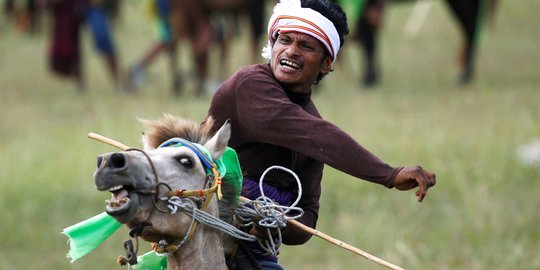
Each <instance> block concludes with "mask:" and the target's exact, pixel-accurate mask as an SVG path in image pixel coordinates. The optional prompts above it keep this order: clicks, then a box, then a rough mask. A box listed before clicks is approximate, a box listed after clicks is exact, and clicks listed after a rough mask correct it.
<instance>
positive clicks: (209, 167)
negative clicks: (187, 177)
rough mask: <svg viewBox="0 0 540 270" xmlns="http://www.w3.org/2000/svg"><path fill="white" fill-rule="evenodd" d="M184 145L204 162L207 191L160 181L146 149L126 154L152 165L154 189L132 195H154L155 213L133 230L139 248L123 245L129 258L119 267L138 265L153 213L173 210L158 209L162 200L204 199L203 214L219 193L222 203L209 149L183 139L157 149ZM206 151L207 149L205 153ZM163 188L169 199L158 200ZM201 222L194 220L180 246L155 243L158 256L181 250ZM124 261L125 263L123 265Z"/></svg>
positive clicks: (214, 163) (143, 190) (123, 260)
mask: <svg viewBox="0 0 540 270" xmlns="http://www.w3.org/2000/svg"><path fill="white" fill-rule="evenodd" d="M180 146H184V147H187V148H188V149H190V150H191V151H193V152H194V153H195V154H196V155H197V157H198V158H199V160H200V161H201V163H202V164H203V167H204V168H205V171H206V178H207V180H206V181H205V185H204V187H206V186H207V185H208V182H209V180H212V182H211V184H210V186H209V187H208V188H204V187H203V189H199V190H186V189H174V190H173V189H172V188H171V187H170V186H169V185H168V184H167V183H165V182H162V181H160V179H159V176H158V172H157V169H156V166H155V164H154V162H153V160H152V158H150V156H149V155H148V153H146V152H145V151H144V150H141V149H138V148H127V149H125V151H137V152H140V153H142V154H143V155H144V156H145V157H146V159H147V160H148V163H149V164H150V167H151V169H152V173H153V174H154V179H155V184H154V187H153V188H151V189H136V190H132V191H131V192H134V193H139V194H142V195H152V196H153V199H152V204H153V209H152V212H151V213H150V214H149V215H148V218H147V220H146V221H144V222H142V223H141V224H140V225H138V226H135V227H133V228H132V229H131V230H130V232H129V235H130V236H131V237H134V238H135V239H136V248H135V250H134V249H133V244H132V242H131V240H127V241H125V242H124V248H125V249H126V254H127V258H126V257H121V258H119V260H118V261H119V263H120V264H125V263H126V262H129V263H130V264H136V263H137V257H136V256H137V252H138V245H139V241H138V237H139V236H140V235H141V234H142V232H143V229H144V227H146V226H151V223H150V222H149V221H148V220H149V219H150V218H151V217H152V215H153V213H154V210H156V211H158V212H161V213H170V212H171V210H170V209H169V208H167V209H165V210H164V209H161V208H159V206H158V203H159V202H160V201H167V200H168V199H170V198H173V197H178V198H193V197H195V198H204V200H203V202H202V203H201V204H200V205H199V210H200V211H205V210H206V208H207V207H208V205H209V204H210V202H211V201H212V198H213V196H214V193H215V194H216V196H217V198H218V200H221V199H222V197H223V195H222V193H221V183H222V177H221V173H220V172H219V170H218V165H217V164H216V162H214V161H213V160H212V158H211V157H210V156H209V154H208V153H207V152H205V150H206V149H204V147H202V146H200V145H199V146H198V145H197V144H195V143H192V142H190V141H188V140H185V139H182V138H172V139H169V140H167V141H165V142H164V143H162V144H161V145H160V146H159V147H158V148H163V147H180ZM203 149H204V150H203ZM161 186H164V187H165V188H167V189H168V191H167V196H166V197H159V189H160V187H161ZM197 225H198V222H197V221H196V220H193V221H192V225H191V226H190V229H189V231H188V233H187V234H186V235H185V236H184V237H183V240H182V241H181V242H180V244H177V245H175V244H170V243H167V242H165V241H164V240H162V241H160V243H152V249H153V250H154V251H155V252H156V253H158V254H166V253H173V252H175V251H176V250H178V248H180V246H181V244H183V243H184V241H187V240H189V239H190V238H191V236H192V235H193V234H194V232H195V230H196V229H197ZM121 261H122V262H121Z"/></svg>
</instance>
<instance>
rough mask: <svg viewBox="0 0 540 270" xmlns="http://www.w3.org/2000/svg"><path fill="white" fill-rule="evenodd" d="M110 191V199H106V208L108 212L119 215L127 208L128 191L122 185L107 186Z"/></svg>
mask: <svg viewBox="0 0 540 270" xmlns="http://www.w3.org/2000/svg"><path fill="white" fill-rule="evenodd" d="M109 191H110V192H111V193H112V196H111V199H110V200H106V201H105V203H106V205H107V207H106V210H107V213H108V214H116V215H120V214H123V213H125V212H126V211H127V210H129V202H130V200H129V192H128V190H127V189H125V188H124V186H123V185H119V186H114V187H112V188H109Z"/></svg>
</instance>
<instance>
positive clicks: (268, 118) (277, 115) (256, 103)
mask: <svg viewBox="0 0 540 270" xmlns="http://www.w3.org/2000/svg"><path fill="white" fill-rule="evenodd" d="M208 115H211V116H212V117H213V118H214V119H215V120H216V124H215V125H216V126H215V127H216V128H219V127H220V126H221V125H222V124H223V123H224V122H225V121H226V120H228V119H229V120H230V123H231V126H232V134H231V139H230V141H229V145H230V146H231V147H232V148H234V149H236V151H237V152H238V157H239V159H240V164H241V167H242V170H243V172H244V176H245V177H248V178H250V179H255V180H258V179H259V178H260V176H261V174H262V173H263V172H264V171H265V170H266V169H267V168H268V167H270V166H273V165H280V166H283V167H286V168H289V169H291V170H293V171H294V172H295V173H296V174H297V175H298V177H299V178H300V181H301V183H302V198H301V199H300V202H299V204H298V205H297V206H299V207H301V208H302V209H303V210H304V215H303V216H302V217H301V218H300V219H299V220H298V221H299V222H301V223H303V224H305V225H307V226H310V227H312V228H315V226H316V222H317V218H318V211H319V197H320V195H321V180H322V172H323V164H328V165H329V166H332V167H333V168H336V169H338V170H340V171H343V172H345V173H347V174H350V175H352V176H355V177H358V178H361V179H365V180H368V181H371V182H374V183H378V184H381V185H385V186H387V187H392V182H393V179H394V177H395V175H396V174H397V173H398V171H399V170H400V168H394V167H391V166H389V165H387V164H386V163H384V162H383V161H381V160H380V159H379V158H377V157H376V156H375V155H373V154H372V153H371V152H369V151H368V150H366V149H365V148H363V147H362V146H361V145H359V144H358V143H357V142H356V141H355V140H354V139H352V138H351V137H350V136H349V135H347V134H346V133H345V132H344V131H342V130H341V129H340V128H338V127H337V126H335V125H334V124H332V123H330V122H328V121H326V120H323V119H322V117H321V116H320V114H319V112H318V111H317V109H316V107H315V105H314V104H313V102H312V100H311V94H298V93H293V92H290V91H287V89H285V88H284V87H283V86H282V85H280V84H279V83H278V82H277V81H276V79H275V78H274V76H273V74H272V71H271V69H270V65H269V64H263V65H250V66H246V67H244V68H241V69H240V70H239V71H237V72H236V73H235V74H234V75H233V76H232V77H230V78H229V79H228V80H226V81H225V82H224V83H223V84H222V85H221V86H220V87H219V89H218V90H217V92H216V94H215V95H214V97H213V100H212V104H211V106H210V109H209V112H208ZM264 182H265V183H267V184H270V185H272V186H275V187H277V188H279V189H293V190H296V189H297V184H296V180H295V179H294V178H293V177H292V176H291V175H289V174H288V173H286V172H283V171H281V170H273V171H270V172H269V173H268V174H267V175H266V177H265V178H264ZM310 237H311V235H310V234H308V233H306V232H304V231H301V230H299V229H297V228H293V227H292V226H288V227H287V228H286V229H285V231H284V232H283V243H285V244H289V245H295V244H296V245H298V244H303V243H305V242H306V241H307V240H309V238H310Z"/></svg>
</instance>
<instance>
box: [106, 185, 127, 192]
mask: <svg viewBox="0 0 540 270" xmlns="http://www.w3.org/2000/svg"><path fill="white" fill-rule="evenodd" d="M123 188H124V186H122V185H118V186H114V187H112V188H109V191H110V192H114V191H117V190H120V189H123Z"/></svg>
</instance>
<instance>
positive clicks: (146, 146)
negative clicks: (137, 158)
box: [141, 132, 154, 151]
mask: <svg viewBox="0 0 540 270" xmlns="http://www.w3.org/2000/svg"><path fill="white" fill-rule="evenodd" d="M141 137H142V138H141V139H142V143H143V149H144V151H150V150H153V149H154V148H153V147H150V144H149V143H148V138H147V137H146V134H144V132H143V133H142V135H141Z"/></svg>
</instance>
